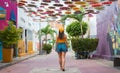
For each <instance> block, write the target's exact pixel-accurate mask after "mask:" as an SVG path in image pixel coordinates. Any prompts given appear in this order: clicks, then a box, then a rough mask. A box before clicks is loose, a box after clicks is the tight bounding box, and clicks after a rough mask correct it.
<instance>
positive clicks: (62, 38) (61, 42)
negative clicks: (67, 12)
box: [56, 27, 68, 71]
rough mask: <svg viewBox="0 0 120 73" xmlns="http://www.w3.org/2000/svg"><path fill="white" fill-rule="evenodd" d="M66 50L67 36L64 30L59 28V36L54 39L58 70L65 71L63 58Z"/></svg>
mask: <svg viewBox="0 0 120 73" xmlns="http://www.w3.org/2000/svg"><path fill="white" fill-rule="evenodd" d="M67 51H68V49H67V36H66V35H65V34H64V28H63V27H60V28H59V34H58V35H57V37H56V52H57V53H58V56H59V64H60V69H61V70H62V71H65V56H66V52H67Z"/></svg>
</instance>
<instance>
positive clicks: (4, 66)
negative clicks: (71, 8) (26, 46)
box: [0, 53, 38, 70]
mask: <svg viewBox="0 0 120 73" xmlns="http://www.w3.org/2000/svg"><path fill="white" fill-rule="evenodd" d="M37 55H38V53H36V54H33V55H29V56H26V57H25V58H22V59H19V60H17V61H13V62H10V63H2V62H1V63H2V64H4V65H1V66H0V70H2V69H4V68H6V67H9V66H11V65H14V64H17V63H19V62H22V61H24V60H27V59H29V58H32V57H35V56H37Z"/></svg>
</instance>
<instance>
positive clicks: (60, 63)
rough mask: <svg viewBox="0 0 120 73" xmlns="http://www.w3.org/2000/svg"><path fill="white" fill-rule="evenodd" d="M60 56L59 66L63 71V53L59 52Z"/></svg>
mask: <svg viewBox="0 0 120 73" xmlns="http://www.w3.org/2000/svg"><path fill="white" fill-rule="evenodd" d="M58 56H59V65H60V68H61V69H62V52H59V53H58Z"/></svg>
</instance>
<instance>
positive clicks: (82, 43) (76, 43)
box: [71, 38, 98, 52]
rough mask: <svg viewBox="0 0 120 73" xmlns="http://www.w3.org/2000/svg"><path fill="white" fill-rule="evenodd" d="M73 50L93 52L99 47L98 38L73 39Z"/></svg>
mask: <svg viewBox="0 0 120 73" xmlns="http://www.w3.org/2000/svg"><path fill="white" fill-rule="evenodd" d="M71 42H72V49H73V51H75V52H81V51H89V52H92V51H94V50H95V49H96V47H97V45H98V39H97V38H73V39H72V40H71Z"/></svg>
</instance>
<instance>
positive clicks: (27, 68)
mask: <svg viewBox="0 0 120 73" xmlns="http://www.w3.org/2000/svg"><path fill="white" fill-rule="evenodd" d="M0 73H120V69H117V68H114V67H113V62H112V61H107V60H103V59H78V60H76V59H75V57H74V54H73V52H68V53H67V56H66V71H65V72H62V71H61V70H60V69H59V63H58V56H57V53H56V52H54V51H53V52H52V53H51V54H49V55H37V56H35V57H32V58H30V59H27V60H24V61H22V62H19V63H17V64H14V65H11V66H9V67H6V68H4V69H1V70H0Z"/></svg>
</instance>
